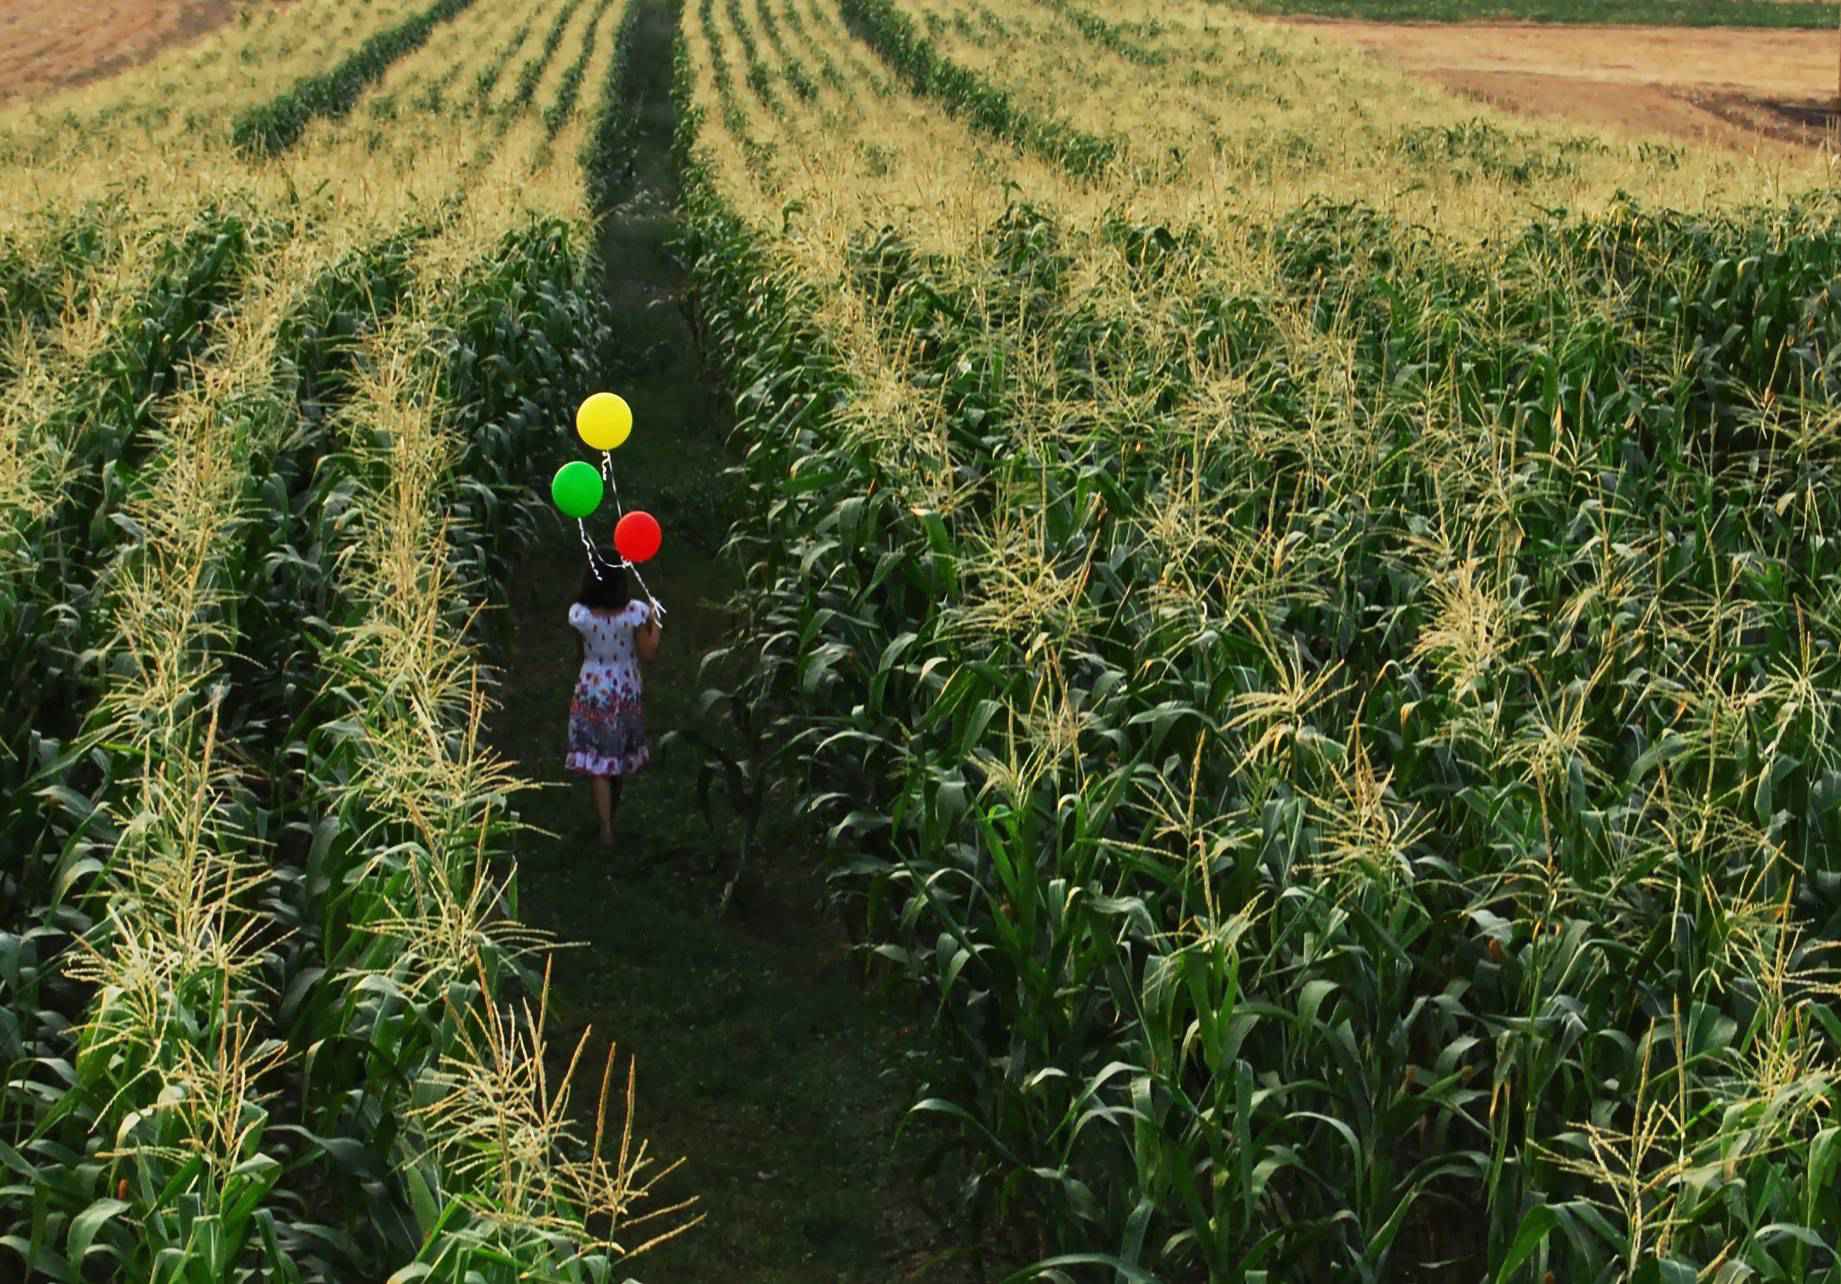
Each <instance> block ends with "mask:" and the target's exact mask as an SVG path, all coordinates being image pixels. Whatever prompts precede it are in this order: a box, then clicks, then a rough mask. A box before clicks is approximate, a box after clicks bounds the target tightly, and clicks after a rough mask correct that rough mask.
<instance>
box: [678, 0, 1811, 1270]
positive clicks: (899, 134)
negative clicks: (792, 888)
mask: <svg viewBox="0 0 1841 1284" xmlns="http://www.w3.org/2000/svg"><path fill="white" fill-rule="evenodd" d="M676 77H677V80H676V93H677V100H678V125H677V127H678V134H677V142H676V149H675V157H674V159H675V162H676V164H677V166H678V169H679V173H680V176H681V180H682V183H683V187H684V208H683V214H684V230H683V246H684V253H685V256H686V258H687V260H689V261H690V262H691V263H692V265H693V266H692V275H693V279H694V282H695V289H696V292H697V297H698V304H699V310H700V315H701V316H702V317H703V318H704V323H705V327H706V331H705V342H706V345H707V350H708V351H709V352H710V353H711V354H713V356H714V357H715V358H716V359H717V360H718V361H719V362H720V363H721V373H722V376H723V378H724V379H725V381H726V383H727V385H728V386H729V388H730V389H731V390H732V392H733V394H734V401H735V406H736V413H737V418H738V424H737V428H736V434H737V436H736V444H737V447H738V451H739V453H741V454H742V455H743V457H744V460H745V462H744V464H743V472H744V475H745V479H746V484H747V485H748V487H749V488H750V491H751V493H752V494H753V496H754V500H753V503H752V505H751V511H752V513H753V517H752V518H751V519H750V520H748V521H745V522H743V523H742V524H741V525H739V526H738V527H737V528H736V529H735V530H734V531H733V533H732V535H731V537H730V550H731V552H732V553H733V555H734V556H735V557H736V558H737V559H738V561H739V562H740V564H741V565H743V566H745V567H747V568H748V587H747V589H746V591H745V592H744V594H743V596H742V599H741V600H740V601H739V602H738V603H737V608H738V610H739V611H740V612H741V613H742V616H743V618H744V619H745V621H746V627H745V628H743V629H741V630H738V633H737V638H738V640H737V641H736V643H735V644H734V645H733V646H732V647H731V648H730V649H729V651H728V652H727V653H726V654H723V655H719V656H716V657H713V659H712V663H711V666H710V668H709V669H708V670H707V672H708V673H709V674H710V675H711V680H712V681H713V682H716V685H715V686H713V687H712V688H711V690H710V692H709V694H708V697H707V698H708V701H709V707H710V708H711V709H712V710H713V711H714V714H715V716H716V717H717V718H719V719H722V720H724V721H726V723H727V725H728V727H729V732H728V734H729V737H730V743H731V745H732V749H731V750H727V751H725V753H726V754H727V757H726V758H725V759H724V761H723V763H721V764H717V763H714V762H713V763H712V767H711V771H712V773H715V772H716V771H717V770H718V767H719V766H721V767H724V768H727V769H730V770H731V772H732V771H733V764H734V763H735V762H737V761H741V760H743V759H746V761H748V762H749V763H750V764H751V765H752V767H753V769H755V770H758V771H762V772H766V771H772V772H776V773H778V774H779V776H780V777H781V778H782V779H783V780H785V781H786V782H787V783H788V785H789V786H790V789H791V794H792V796H793V797H795V798H796V799H797V804H798V807H799V808H800V810H801V812H802V814H804V815H805V816H807V817H809V818H810V820H811V821H812V823H813V825H814V827H815V830H816V831H817V832H820V833H822V834H824V835H825V836H826V843H825V848H824V850H825V853H826V855H825V868H826V878H827V882H828V885H829V887H830V889H831V894H832V896H833V897H834V899H835V900H836V902H837V904H838V905H839V906H840V908H841V909H842V910H843V911H844V912H845V913H846V915H847V916H848V917H849V919H850V921H851V922H852V923H853V924H854V925H855V930H856V933H857V936H858V939H859V941H860V944H861V949H862V951H863V952H864V953H865V954H866V955H868V956H870V957H871V958H872V959H874V960H875V961H877V962H878V963H879V964H880V965H881V966H882V968H883V969H884V971H885V973H886V974H887V975H889V976H890V977H892V978H894V979H895V980H896V982H897V983H898V984H901V985H903V986H905V987H906V988H907V989H908V990H909V991H910V992H912V993H914V994H917V995H919V996H920V998H921V1000H922V1002H923V1007H924V1009H925V1011H927V1012H928V1013H930V1014H931V1027H932V1028H931V1033H930V1035H929V1036H928V1037H927V1039H926V1040H925V1042H924V1044H923V1045H922V1046H919V1047H917V1048H916V1050H915V1052H914V1059H915V1067H914V1073H915V1077H916V1082H917V1083H918V1085H919V1087H918V1089H917V1091H916V1093H915V1097H914V1101H913V1105H912V1109H911V1111H910V1112H909V1123H908V1124H907V1125H906V1126H908V1127H912V1128H914V1129H918V1130H922V1131H924V1132H925V1133H926V1134H927V1135H928V1136H929V1137H931V1138H932V1139H934V1140H935V1142H936V1143H937V1153H936V1155H935V1164H934V1167H933V1173H934V1179H935V1180H936V1181H937V1183H938V1187H939V1190H940V1193H941V1195H942V1198H943V1199H945V1200H949V1201H951V1202H952V1206H954V1207H956V1208H957V1210H958V1211H959V1213H960V1214H961V1215H962V1216H963V1217H964V1218H965V1220H966V1224H967V1225H968V1226H969V1227H971V1232H970V1240H971V1241H972V1242H975V1243H976V1244H979V1245H983V1246H986V1247H988V1248H989V1249H990V1250H991V1256H992V1257H993V1259H994V1260H1001V1261H1009V1262H1014V1261H1026V1262H1033V1263H1034V1264H1033V1265H1032V1266H1030V1267H1029V1268H1027V1269H1025V1270H1022V1271H1020V1272H1017V1273H1015V1274H1013V1275H1010V1276H1009V1277H1008V1278H1009V1279H1010V1280H1013V1281H1016V1284H1021V1282H1022V1281H1025V1280H1034V1279H1055V1280H1064V1281H1068V1280H1093V1281H1115V1280H1116V1281H1124V1280H1132V1281H1170V1282H1175V1281H1191V1280H1193V1281H1203V1280H1207V1281H1230V1280H1231V1281H1243V1280H1244V1281H1280V1280H1284V1281H1320V1280H1373V1281H1382V1280H1388V1281H1417V1280H1433V1279H1440V1280H1443V1279H1453V1280H1456V1279H1463V1280H1479V1279H1483V1280H1492V1281H1502V1282H1507V1281H1531V1282H1532V1281H1556V1280H1557V1281H1567V1282H1569V1284H1577V1282H1583V1281H1693V1280H1700V1281H1709V1280H1712V1281H1739V1280H1745V1279H1759V1280H1798V1281H1802V1280H1810V1281H1814V1280H1832V1279H1836V1278H1841V1269H1838V1268H1837V1257H1836V1253H1837V1228H1841V1196H1838V1195H1837V1190H1838V1189H1841V1188H1838V1187H1837V1183H1836V1175H1837V1174H1836V1168H1837V1162H1838V1161H1841V1125H1838V1124H1837V1122H1836V1119H1835V1116H1834V1108H1833V1094H1834V1090H1835V1087H1836V1074H1837V1062H1836V1059H1835V1057H1836V1052H1837V1050H1838V1048H1841V1021H1838V1020H1837V1017H1836V1014H1835V1010H1834V1008H1833V1006H1832V1005H1831V1000H1832V998H1833V996H1834V995H1835V994H1836V993H1837V976H1836V972H1835V969H1834V966H1833V964H1832V963H1831V962H1830V961H1829V957H1828V956H1829V952H1830V947H1831V946H1832V944H1833V943H1834V941H1835V938H1836V935H1837V930H1838V929H1841V863H1838V856H1837V853H1841V721H1838V714H1841V695H1837V691H1838V690H1841V685H1838V682H1837V679H1838V678H1841V673H1838V672H1837V656H1836V647H1835V641H1836V635H1837V629H1838V628H1841V589H1837V587H1836V585H1837V583H1838V582H1841V581H1837V578H1836V572H1837V570H1841V547H1838V546H1836V544H1835V540H1836V537H1835V536H1832V535H1830V534H1829V533H1828V528H1829V524H1830V523H1837V524H1841V501H1838V500H1837V492H1836V489H1835V485H1836V480H1837V477H1836V470H1837V465H1838V464H1841V418H1838V417H1837V411H1836V409H1835V405H1836V394H1837V392H1838V391H1841V389H1838V388H1837V386H1836V381H1837V379H1841V292H1838V291H1841V286H1838V284H1837V282H1841V203H1837V201H1836V199H1835V197H1834V194H1833V186H1832V178H1833V173H1832V168H1831V165H1830V158H1828V157H1826V156H1823V155H1818V154H1814V153H1809V154H1803V155H1799V156H1796V157H1790V156H1787V155H1778V154H1765V153H1762V152H1761V153H1759V154H1757V155H1753V156H1742V155H1739V154H1736V153H1732V154H1727V153H1721V152H1717V151H1712V150H1700V149H1695V148H1691V147H1686V146H1683V145H1679V144H1671V143H1668V142H1664V141H1660V140H1656V139H1645V138H1634V137H1633V138H1622V137H1617V138H1613V137H1609V136H1597V135H1587V134H1580V133H1576V132H1571V131H1567V130H1565V129H1562V128H1558V127H1553V126H1547V125H1533V124H1529V123H1527V122H1520V121H1515V120H1511V119H1509V118H1506V117H1502V116H1497V115H1493V114H1488V113H1480V112H1479V109H1478V108H1476V107H1475V106H1474V105H1471V104H1464V103H1460V102H1458V101H1457V100H1454V99H1451V98H1448V97H1445V96H1443V95H1441V94H1439V93H1436V92H1434V91H1432V90H1430V89H1427V88H1425V87H1422V86H1420V85H1417V84H1415V83H1413V82H1409V81H1407V80H1405V79H1404V78H1402V77H1400V76H1397V75H1395V74H1394V73H1391V72H1389V71H1387V70H1385V69H1383V68H1381V67H1379V66H1377V65H1375V64H1373V63H1371V62H1367V61H1365V60H1361V59H1358V58H1357V57H1356V55H1355V54H1354V53H1353V52H1351V51H1349V50H1347V49H1344V48H1342V47H1340V46H1338V45H1336V44H1335V43H1334V39H1333V37H1330V36H1326V35H1320V34H1314V33H1311V32H1301V31H1298V30H1295V29H1289V28H1283V27H1279V26H1273V25H1269V24H1265V23H1261V22H1259V21H1258V20H1256V19H1252V18H1249V17H1245V16H1243V15H1240V14H1237V13H1236V12H1235V11H1234V10H1233V9H1232V8H1230V7H1229V6H1227V5H1224V4H1215V3H1204V2H1203V0H1160V2H1159V3H1151V2H1150V0H1119V2H1118V3H1115V4H1107V5H1104V6H1102V5H1099V4H1096V3H1089V2H1088V0H684V3H683V4H682V22H681V30H680V45H679V49H678V54H677V64H676ZM737 793H738V797H739V794H740V791H739V790H738V791H737ZM757 793H758V791H757ZM999 1250H1001V1251H999Z"/></svg>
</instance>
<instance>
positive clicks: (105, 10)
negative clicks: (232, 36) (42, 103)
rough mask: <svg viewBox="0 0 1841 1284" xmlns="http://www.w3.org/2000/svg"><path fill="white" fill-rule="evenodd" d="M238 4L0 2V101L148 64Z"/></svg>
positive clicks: (196, 0) (226, 0)
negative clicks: (156, 55)
mask: <svg viewBox="0 0 1841 1284" xmlns="http://www.w3.org/2000/svg"><path fill="white" fill-rule="evenodd" d="M237 8H238V2H237V0H0V102H9V101H17V100H21V99H31V98H37V97H41V96H42V95H44V94H47V93H50V92H51V91H53V90H57V89H67V88H70V87H71V86H74V85H82V84H87V83H88V82H90V81H92V80H100V79H101V78H102V77H104V76H112V75H114V74H116V73H117V72H120V71H125V70H126V69H127V68H129V67H132V66H135V65H136V64H137V63H142V62H145V61H147V60H148V59H149V58H151V57H153V55H154V54H156V53H158V52H159V51H160V50H162V49H165V48H166V47H168V46H169V45H175V44H181V43H184V42H187V41H191V40H196V39H197V38H198V37H199V36H202V35H204V34H205V33H206V32H208V31H210V30H211V29H213V28H214V27H217V26H220V25H221V24H223V23H225V22H228V21H229V20H230V19H231V18H232V17H234V16H235V14H236V11H237Z"/></svg>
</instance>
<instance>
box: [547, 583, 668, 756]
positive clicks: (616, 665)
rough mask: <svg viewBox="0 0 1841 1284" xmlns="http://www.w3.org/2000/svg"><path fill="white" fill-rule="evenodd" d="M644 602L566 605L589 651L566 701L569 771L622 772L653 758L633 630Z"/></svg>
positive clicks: (642, 616) (645, 610)
mask: <svg viewBox="0 0 1841 1284" xmlns="http://www.w3.org/2000/svg"><path fill="white" fill-rule="evenodd" d="M651 611H652V608H651V607H650V606H649V605H648V604H647V603H645V602H628V603H627V604H626V605H625V606H623V607H621V608H620V609H619V610H618V611H591V610H589V609H588V608H587V607H585V606H583V605H582V604H581V603H580V602H577V603H575V604H574V605H572V606H571V607H570V608H569V623H570V624H571V625H572V626H574V628H575V630H576V631H577V632H578V633H580V634H581V635H582V639H583V641H584V642H585V643H586V648H587V654H586V655H585V656H584V657H583V659H582V673H581V676H580V677H579V678H578V679H576V683H575V697H574V699H572V700H571V701H570V702H569V751H568V754H567V756H565V757H564V759H563V766H564V767H566V768H568V770H570V771H573V772H576V773H578V774H580V775H586V776H625V775H629V774H631V773H632V772H635V771H638V770H639V769H640V768H641V767H643V766H645V765H646V762H647V760H648V759H649V758H650V757H651V754H650V751H649V750H648V748H647V746H646V719H645V713H644V711H643V709H642V708H641V705H640V700H639V694H640V689H639V657H638V655H637V654H636V653H635V651H634V645H633V635H634V633H635V632H637V631H638V629H639V628H640V626H641V625H643V624H644V623H645V622H646V620H647V618H648V617H649V616H650V614H651Z"/></svg>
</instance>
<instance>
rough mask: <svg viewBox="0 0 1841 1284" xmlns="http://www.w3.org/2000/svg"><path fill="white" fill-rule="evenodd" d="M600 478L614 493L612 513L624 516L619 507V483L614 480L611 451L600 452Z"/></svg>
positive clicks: (623, 510)
mask: <svg viewBox="0 0 1841 1284" xmlns="http://www.w3.org/2000/svg"><path fill="white" fill-rule="evenodd" d="M601 477H602V478H603V480H605V481H606V482H607V488H608V489H609V490H611V491H613V492H614V511H615V512H616V513H619V514H620V515H621V516H625V515H626V510H625V509H623V508H621V506H620V483H619V482H617V481H615V480H614V456H613V452H611V451H606V450H604V451H602V452H601Z"/></svg>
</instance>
